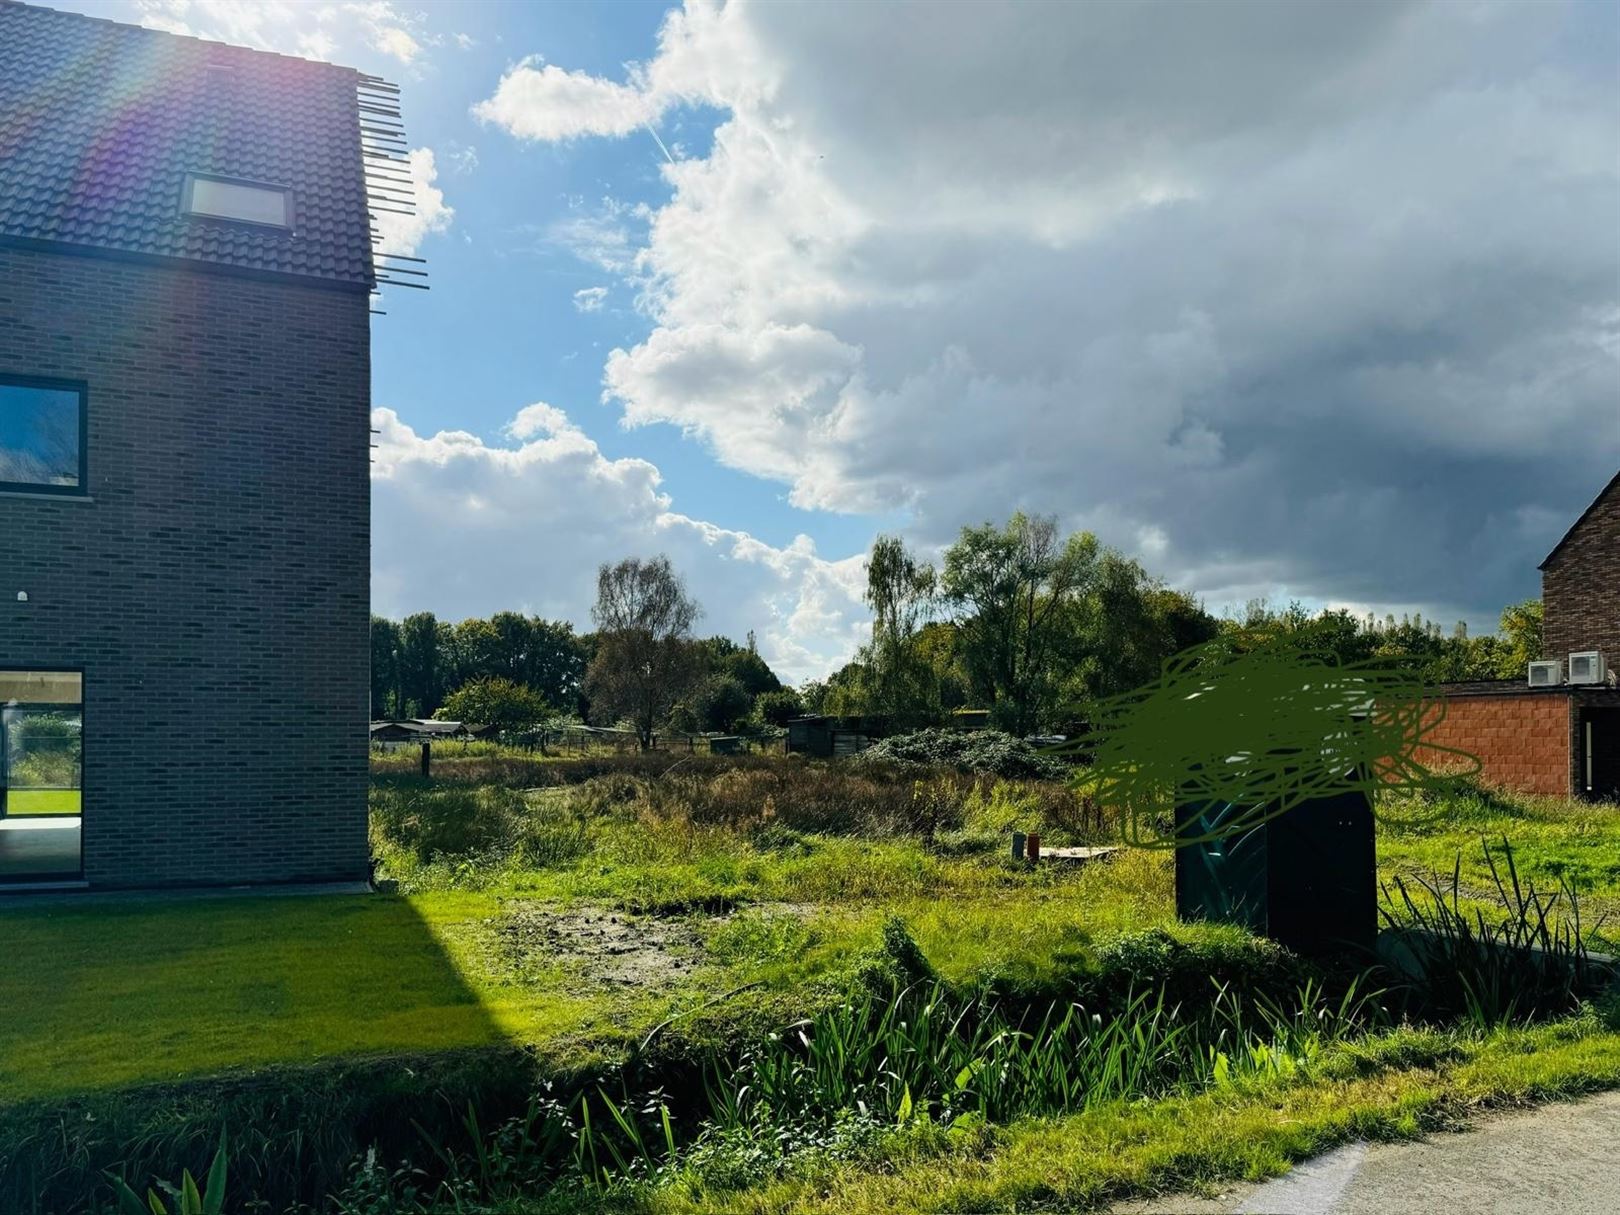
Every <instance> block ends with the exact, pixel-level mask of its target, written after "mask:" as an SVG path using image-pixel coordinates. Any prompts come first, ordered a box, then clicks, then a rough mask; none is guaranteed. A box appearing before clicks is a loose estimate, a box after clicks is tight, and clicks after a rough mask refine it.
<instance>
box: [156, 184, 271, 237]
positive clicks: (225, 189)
mask: <svg viewBox="0 0 1620 1215" xmlns="http://www.w3.org/2000/svg"><path fill="white" fill-rule="evenodd" d="M180 209H181V211H183V212H184V213H185V214H187V215H196V216H199V217H201V218H203V219H224V220H230V221H232V222H234V223H239V224H258V225H260V226H261V227H269V228H281V229H284V230H288V231H290V230H291V229H292V191H291V190H288V189H287V188H286V187H284V186H267V185H263V184H261V183H259V182H255V181H241V180H239V179H237V178H234V177H215V176H212V175H210V174H205V173H188V174H186V188H185V192H184V194H183V195H182V196H181V200H180Z"/></svg>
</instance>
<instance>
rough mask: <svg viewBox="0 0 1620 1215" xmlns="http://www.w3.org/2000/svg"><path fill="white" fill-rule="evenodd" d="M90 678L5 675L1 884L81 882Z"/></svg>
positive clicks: (0, 709) (0, 736)
mask: <svg viewBox="0 0 1620 1215" xmlns="http://www.w3.org/2000/svg"><path fill="white" fill-rule="evenodd" d="M83 772H84V676H83V675H82V674H80V673H79V672H77V671H23V670H11V669H6V668H0V882H17V881H23V882H29V881H33V882H39V881H59V880H64V879H74V878H77V877H78V876H79V874H80V869H81V862H80V859H79V841H80V825H81V823H82V812H83V804H82V798H83V796H84V779H83Z"/></svg>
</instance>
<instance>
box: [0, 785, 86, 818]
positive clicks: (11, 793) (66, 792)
mask: <svg viewBox="0 0 1620 1215" xmlns="http://www.w3.org/2000/svg"><path fill="white" fill-rule="evenodd" d="M79 796H80V794H79V791H78V790H77V789H8V790H7V791H6V813H7V814H8V815H10V814H77V813H79Z"/></svg>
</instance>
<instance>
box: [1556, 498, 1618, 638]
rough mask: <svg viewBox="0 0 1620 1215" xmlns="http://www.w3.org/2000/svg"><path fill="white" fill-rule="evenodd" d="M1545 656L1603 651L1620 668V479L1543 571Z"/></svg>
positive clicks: (1572, 533) (1595, 504)
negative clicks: (1578, 651) (1583, 651)
mask: <svg viewBox="0 0 1620 1215" xmlns="http://www.w3.org/2000/svg"><path fill="white" fill-rule="evenodd" d="M1541 602H1542V610H1543V612H1544V614H1545V619H1544V624H1543V626H1542V652H1543V654H1544V655H1545V656H1546V657H1548V658H1564V657H1566V656H1567V655H1568V654H1569V653H1570V652H1572V651H1575V650H1600V651H1602V653H1603V657H1604V660H1605V661H1606V662H1607V663H1608V664H1609V666H1610V667H1611V668H1620V480H1617V481H1615V482H1611V483H1610V484H1609V486H1608V488H1607V489H1605V490H1604V492H1603V494H1602V495H1601V496H1600V497H1599V498H1598V500H1597V502H1596V503H1594V504H1593V506H1592V507H1591V509H1590V510H1589V512H1588V513H1587V515H1586V516H1585V518H1583V519H1582V520H1581V521H1580V522H1579V523H1578V524H1577V525H1576V526H1575V529H1574V530H1573V531H1572V532H1571V533H1570V535H1569V537H1568V538H1567V540H1566V541H1565V543H1564V544H1563V545H1562V546H1561V547H1560V548H1559V549H1558V551H1557V552H1555V553H1554V554H1553V555H1552V557H1551V559H1550V560H1548V562H1547V563H1546V565H1545V567H1544V568H1543V569H1542V571H1541Z"/></svg>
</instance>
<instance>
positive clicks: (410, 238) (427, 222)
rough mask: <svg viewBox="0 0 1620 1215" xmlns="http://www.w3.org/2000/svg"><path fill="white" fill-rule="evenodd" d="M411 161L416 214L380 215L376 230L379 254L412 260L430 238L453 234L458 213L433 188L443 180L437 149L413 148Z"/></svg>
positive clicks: (408, 168)
mask: <svg viewBox="0 0 1620 1215" xmlns="http://www.w3.org/2000/svg"><path fill="white" fill-rule="evenodd" d="M408 160H409V165H408V166H407V168H406V171H407V172H408V174H409V176H410V179H411V193H412V195H413V197H414V198H415V199H416V204H415V208H414V210H415V212H416V214H414V215H402V214H397V213H395V212H392V211H378V212H377V222H376V227H377V234H378V235H377V248H378V249H379V250H381V251H382V252H384V253H402V254H404V255H405V256H406V257H411V256H414V255H415V253H416V251H417V250H418V249H419V248H421V245H422V242H423V241H424V240H425V239H426V238H427V237H428V236H430V235H433V234H434V233H439V232H447V231H449V228H450V224H451V222H452V221H453V220H454V219H455V217H456V211H455V208H454V207H451V206H449V205H448V204H446V203H445V201H444V192H443V191H442V190H440V189H439V188H438V186H436V185H434V184H433V183H434V182H435V181H437V180H438V177H439V170H438V167H437V165H436V164H435V163H434V159H433V149H432V148H413V149H411V151H410V153H409V156H408Z"/></svg>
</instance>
